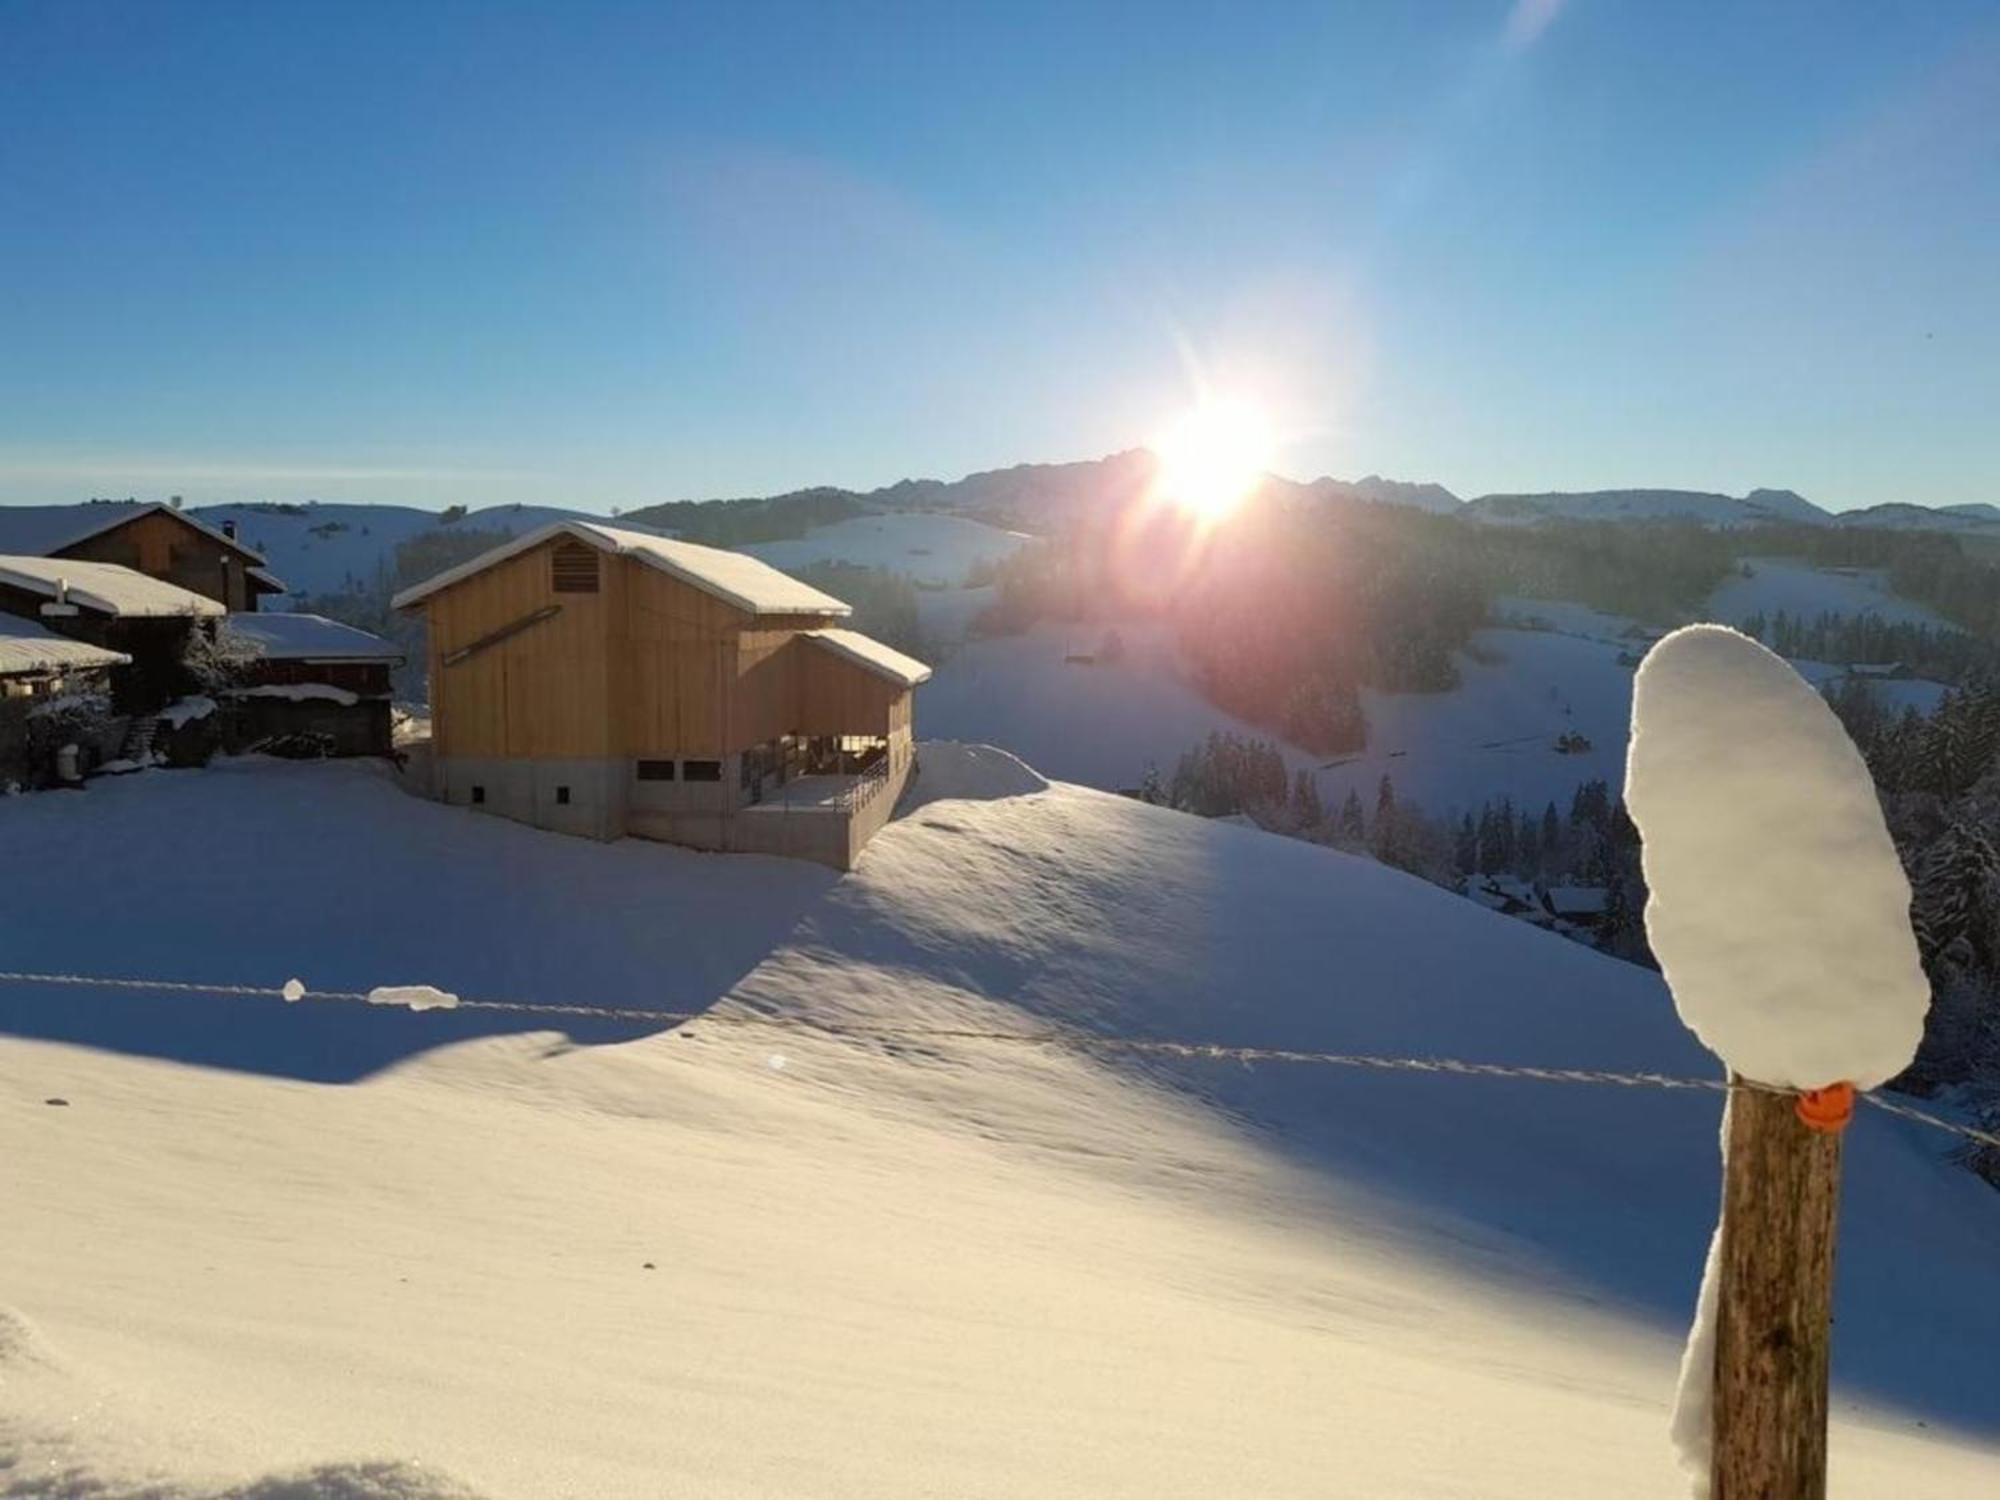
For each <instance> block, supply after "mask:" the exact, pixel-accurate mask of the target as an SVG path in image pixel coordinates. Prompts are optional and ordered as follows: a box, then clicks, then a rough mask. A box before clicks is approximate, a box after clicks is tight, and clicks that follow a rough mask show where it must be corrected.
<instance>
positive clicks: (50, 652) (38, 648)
mask: <svg viewBox="0 0 2000 1500" xmlns="http://www.w3.org/2000/svg"><path fill="white" fill-rule="evenodd" d="M131 659H132V658H131V657H129V656H127V655H126V654H125V653H124V652H123V651H107V650H105V649H104V648H103V647H102V646H93V645H91V644H90V643H89V642H88V641H73V640H71V639H70V638H69V637H68V636H62V635H57V634H56V633H55V632H54V631H52V630H50V629H49V628H48V627H47V626H45V625H42V624H40V623H38V622H37V621H34V620H22V619H17V618H15V617H14V616H12V615H0V677H16V676H24V675H27V674H30V673H38V672H81V671H87V670H89V669H91V668H96V667H117V666H123V665H124V664H125V663H126V662H129V661H130V660H131Z"/></svg>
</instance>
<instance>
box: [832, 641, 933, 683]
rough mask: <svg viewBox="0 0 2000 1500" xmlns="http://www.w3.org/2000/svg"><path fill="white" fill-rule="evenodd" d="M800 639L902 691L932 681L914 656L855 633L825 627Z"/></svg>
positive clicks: (928, 671) (925, 667) (925, 668)
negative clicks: (896, 686)
mask: <svg viewBox="0 0 2000 1500" xmlns="http://www.w3.org/2000/svg"><path fill="white" fill-rule="evenodd" d="M803 638H804V639H805V640H808V641H810V642H812V644H813V645H815V646H819V647H821V648H823V649H825V650H828V651H831V652H833V654H834V655H836V656H840V657H845V658H846V659H847V660H848V661H851V662H853V663H854V664H855V665H856V666H857V667H861V668H864V669H865V670H867V671H870V672H873V673H874V674H875V675H876V676H877V677H880V678H883V679H884V680H886V681H889V682H893V683H896V684H898V685H900V686H902V687H915V686H917V684H919V683H923V682H929V681H930V680H931V669H930V668H929V667H927V666H925V665H924V664H923V663H922V662H920V661H918V660H917V659H916V658H915V657H914V656H905V655H904V654H903V653H902V652H900V651H898V650H897V649H896V648H895V647H894V646H885V645H883V644H882V643H881V642H880V641H878V640H876V639H875V638H874V637H873V636H867V635H863V634H862V633H861V632H860V631H858V630H839V629H835V628H834V627H832V626H828V627H827V628H825V629H823V630H808V631H806V632H805V633H804V637H803Z"/></svg>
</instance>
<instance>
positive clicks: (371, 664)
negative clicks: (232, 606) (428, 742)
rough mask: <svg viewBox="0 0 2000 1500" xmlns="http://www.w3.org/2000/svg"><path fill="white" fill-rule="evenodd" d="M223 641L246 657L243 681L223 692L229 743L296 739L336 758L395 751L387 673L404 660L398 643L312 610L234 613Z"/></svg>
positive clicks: (240, 744)
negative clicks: (319, 748) (226, 703)
mask: <svg viewBox="0 0 2000 1500" xmlns="http://www.w3.org/2000/svg"><path fill="white" fill-rule="evenodd" d="M222 640H223V643H224V644H225V646H227V647H229V648H232V649H231V652H230V654H231V655H233V656H238V657H240V658H241V662H240V668H239V671H240V681H239V683H238V685H237V686H235V687H233V688H229V689H227V690H226V691H225V696H226V697H227V699H228V700H229V705H230V714H229V717H228V728H227V731H226V732H227V735H228V739H229V742H230V744H231V745H232V747H235V748H248V747H251V746H254V745H257V744H265V743H270V742H272V741H274V740H279V739H293V738H297V739H302V740H306V741H309V742H312V743H315V744H317V745H319V746H321V747H322V748H324V749H325V751H326V753H328V754H331V755H388V754H390V753H391V752H392V750H393V749H394V744H393V740H394V730H393V725H392V722H391V712H390V698H391V687H390V673H391V672H393V671H394V670H395V669H396V668H397V667H399V666H401V665H402V664H403V649H402V647H400V646H398V645H397V644H396V643H395V642H394V641H387V640H384V639H383V638H382V637H381V636H379V635H371V634H370V633H369V632H368V631H365V630H361V629H358V628H357V627H355V626H353V625H347V624H343V623H342V622H341V621H339V620H330V619H328V618H327V617H326V616H325V615H309V614H232V615H230V616H229V617H228V618H227V619H226V620H225V621H224V622H223V625H222Z"/></svg>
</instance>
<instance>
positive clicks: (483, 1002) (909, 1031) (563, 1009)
mask: <svg viewBox="0 0 2000 1500" xmlns="http://www.w3.org/2000/svg"><path fill="white" fill-rule="evenodd" d="M0 984H21V985H54V986H67V987H72V988H80V989H103V990H125V991H139V992H152V993H160V994H174V995H206V996H214V997H221V998H241V999H255V1000H281V1001H284V1002H286V1003H288V1004H289V1003H303V1002H306V1001H316V1002H332V1003H347V1004H364V1005H376V1006H385V1005H387V1006H396V1007H400V1006H401V1005H402V1004H403V1002H402V1001H400V1000H395V999H389V998H386V997H385V996H383V995H380V994H378V993H377V992H374V991H369V990H322V989H305V988H296V989H294V988H289V987H287V986H281V985H263V984H226V983H221V982H209V981H190V980H181V979H123V978H112V977H110V976H106V975H97V974H45V973H37V972H33V971H29V970H18V969H0ZM438 1008H440V1009H453V1010H477V1011H496V1012H503V1013H510V1014H515V1015H531V1016H567V1017H585V1018H590V1019H598V1020H613V1021H634V1022H640V1023H643V1024H646V1025H652V1026H673V1025H688V1024H692V1023H697V1022H698V1023H700V1024H702V1025H704V1026H746V1027H770V1028H775V1029H778V1030H791V1031H805V1032H811V1033H814V1034H816V1035H820V1036H825V1037H832V1038H836V1039H839V1040H843V1041H854V1042H886V1043H897V1042H909V1041H931V1042H946V1041H956V1042H999V1043H1003V1044H1011V1045H1016V1046H1035V1047H1049V1048H1056V1049H1064V1050H1069V1051H1074V1052H1091V1053H1111V1052H1122V1053H1128V1054H1132V1055H1136V1056H1154V1057H1174V1058H1180V1059H1183V1060H1187V1061H1204V1062H1236V1063H1245V1064H1248V1063H1289V1064H1302V1065H1309V1066H1322V1067H1343V1068H1357V1069H1363V1070H1368V1071H1373V1072H1381V1073H1431V1074H1444V1075H1449V1076H1454V1077H1460V1078H1519V1079H1527V1080H1530V1081H1533V1082H1539V1083H1578V1084H1599V1085H1608V1086H1612V1087H1619V1088H1654V1089H1678V1090H1696V1091H1701V1092H1707V1093H1719V1094H1726V1093H1728V1092H1729V1091H1730V1090H1731V1089H1747V1090H1754V1091H1757V1092H1762V1093H1769V1094H1796V1093H1798V1090H1797V1089H1791V1088H1784V1087H1781V1086H1779V1085H1775V1084H1765V1083H1758V1082H1755V1081H1754V1080H1751V1079H1736V1080H1730V1079H1725V1078H1688V1077H1682V1076H1677V1075H1674V1074H1670V1073H1623V1072H1617V1071H1614V1070H1611V1069H1606V1068H1555V1067H1540V1066H1536V1065H1533V1064H1528V1063H1495V1062H1473V1061H1469V1060H1467V1059H1464V1058H1456V1057H1399V1056H1394V1055H1390V1054H1384V1053H1372V1052H1314V1051H1304V1050H1300V1049H1297V1048H1290V1047H1245V1046H1232V1045H1229V1044H1226V1043H1220V1042H1187V1041H1176V1040H1172V1039H1168V1038H1163V1037H1117V1036H1106V1035H1103V1034H1101V1033H1098V1032H1090V1031H1083V1030H1079V1029H1077V1028H1074V1027H1059V1026H1051V1027H1045V1028H1041V1029H1037V1030H1032V1031H1030V1030H1021V1029H1018V1028H1016V1029H1005V1028H987V1027H973V1026H921V1025H913V1026H898V1025H893V1024H891V1025H880V1024H870V1025H865V1026H851V1025H847V1024H844V1023H842V1022H839V1021H825V1020H816V1019H813V1018H811V1017H806V1016H796V1015H784V1014H775V1013H772V1012H767V1011H756V1010H740V1011H716V1010H650V1009H645V1008H643V1007H639V1006H618V1005H577V1004H563V1003H559V1002H553V1001H539V1000H498V999H485V998H479V997H473V996H456V995H454V996H452V997H451V998H450V1000H449V1001H448V1002H447V1003H446V1004H444V1005H441V1006H439V1007H438ZM1857 1095H1858V1097H1859V1098H1861V1099H1862V1100H1863V1101H1865V1102H1866V1103H1868V1104H1871V1105H1873V1106H1874V1107H1875V1108H1876V1109H1879V1110H1881V1111H1883V1112H1884V1113H1886V1114H1891V1115H1896V1116H1898V1117H1899V1118H1902V1119H1905V1120H1913V1121H1915V1122H1916V1123H1918V1124H1920V1125H1928V1126H1929V1127H1931V1128H1932V1129H1934V1130H1940V1131H1943V1132H1945V1133H1946V1134H1948V1135H1954V1136H1958V1137H1960V1138H1962V1139H1964V1140H1967V1141H1972V1142H1976V1143H1978V1144H1980V1145H1983V1146H1987V1147H1990V1148H1992V1149H1994V1150H2000V1134H1995V1133H1994V1132H1991V1131H1985V1130H1980V1129H1978V1128H1976V1127H1974V1126H1971V1125H1964V1124H1961V1123H1959V1122H1958V1121H1956V1120H1948V1119H1946V1118H1944V1117H1943V1116H1942V1115H1935V1114H1932V1113H1930V1112H1929V1111H1927V1110H1921V1109H1918V1108H1916V1107H1915V1106H1913V1105H1908V1104H1902V1103H1898V1102H1896V1101H1893V1100H1890V1099H1885V1098H1883V1097H1882V1096H1881V1095H1880V1094H1879V1093H1862V1092H1860V1091H1858V1090H1857Z"/></svg>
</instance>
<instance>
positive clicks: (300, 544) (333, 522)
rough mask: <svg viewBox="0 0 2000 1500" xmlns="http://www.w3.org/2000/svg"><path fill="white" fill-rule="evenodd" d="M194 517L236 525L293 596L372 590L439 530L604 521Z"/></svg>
mask: <svg viewBox="0 0 2000 1500" xmlns="http://www.w3.org/2000/svg"><path fill="white" fill-rule="evenodd" d="M189 514H190V515H194V516H198V517H199V518H200V519H202V520H203V521H206V522H207V523H208V524H209V525H211V526H220V525H221V524H222V522H224V521H234V522H235V523H236V528H237V535H238V536H240V537H241V538H242V539H243V540H244V541H245V542H246V543H248V544H249V545H250V546H252V547H255V548H256V549H257V550H258V551H259V552H261V553H263V554H264V557H265V560H266V561H268V562H269V563H270V565H271V571H272V572H274V573H276V574H277V575H278V576H279V577H280V578H282V579H284V580H285V582H286V584H287V585H289V586H290V588H291V589H292V591H293V592H294V593H305V594H329V593H338V592H341V591H343V590H347V589H354V588H366V587H369V586H371V585H373V584H374V583H375V582H376V580H377V578H378V577H379V576H381V574H382V571H383V570H384V569H392V568H393V567H394V564H395V560H396V548H397V547H398V546H400V545H401V544H402V543H404V542H406V541H409V540H410V539H411V538H412V537H416V536H420V535H422V534H423V533H425V532H427V531H431V530H433V529H435V528H437V527H440V526H445V527H448V528H450V529H456V530H463V531H482V532H485V531H497V532H504V533H506V534H507V535H508V536H516V535H518V534H520V533H521V532H523V531H532V530H534V529H535V528H536V527H537V526H546V525H547V524H548V523H549V522H551V521H559V520H564V519H567V518H570V517H578V518H581V519H584V520H593V521H601V520H604V519H605V517H603V516H593V515H589V514H587V513H585V512H583V511H577V510H558V509H554V508H551V507H549V506H543V505H492V506H487V507H486V508H484V509H482V510H475V511H472V512H470V513H468V514H466V515H464V516H462V517H460V518H459V519H457V520H454V521H450V522H447V521H445V520H444V518H443V516H442V515H441V514H440V513H439V512H437V511H434V510H419V509H417V508H416V507H414V506H409V505H341V504H321V503H319V502H317V501H314V502H312V503H309V504H306V505H264V504H249V505H201V506H194V507H192V508H191V509H190V511H189Z"/></svg>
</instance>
